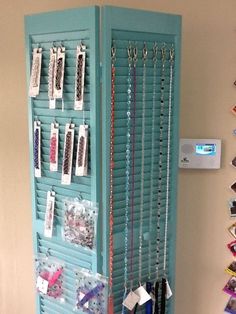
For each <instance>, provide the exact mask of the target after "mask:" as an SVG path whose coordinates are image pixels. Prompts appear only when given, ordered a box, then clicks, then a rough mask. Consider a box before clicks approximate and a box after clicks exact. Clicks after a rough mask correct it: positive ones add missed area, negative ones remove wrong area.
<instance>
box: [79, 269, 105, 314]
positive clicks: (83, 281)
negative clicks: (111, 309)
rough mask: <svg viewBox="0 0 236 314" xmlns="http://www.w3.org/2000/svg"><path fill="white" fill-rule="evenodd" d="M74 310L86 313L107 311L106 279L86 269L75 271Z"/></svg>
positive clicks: (96, 313) (102, 313)
mask: <svg viewBox="0 0 236 314" xmlns="http://www.w3.org/2000/svg"><path fill="white" fill-rule="evenodd" d="M76 279H77V280H76V307H75V310H76V311H83V312H84V313H87V314H104V313H107V300H108V280H107V278H106V277H104V276H102V275H100V274H94V273H92V272H90V271H88V270H87V269H79V270H78V271H76Z"/></svg>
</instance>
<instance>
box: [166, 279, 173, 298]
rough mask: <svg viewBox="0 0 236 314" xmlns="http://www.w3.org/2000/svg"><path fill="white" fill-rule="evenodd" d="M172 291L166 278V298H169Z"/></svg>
mask: <svg viewBox="0 0 236 314" xmlns="http://www.w3.org/2000/svg"><path fill="white" fill-rule="evenodd" d="M172 295H173V293H172V291H171V288H170V285H169V282H168V280H166V298H167V300H168V299H170V298H171V297H172Z"/></svg>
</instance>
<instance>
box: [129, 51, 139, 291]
mask: <svg viewBox="0 0 236 314" xmlns="http://www.w3.org/2000/svg"><path fill="white" fill-rule="evenodd" d="M137 61H138V50H137V47H134V48H133V114H132V174H131V176H132V184H131V213H130V214H131V215H130V216H131V217H130V218H131V237H130V289H131V290H132V289H133V281H134V276H133V264H134V198H135V197H134V194H135V127H136V64H137Z"/></svg>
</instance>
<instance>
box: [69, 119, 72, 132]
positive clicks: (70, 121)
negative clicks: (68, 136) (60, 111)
mask: <svg viewBox="0 0 236 314" xmlns="http://www.w3.org/2000/svg"><path fill="white" fill-rule="evenodd" d="M71 124H72V118H70V120H69V129H71Z"/></svg>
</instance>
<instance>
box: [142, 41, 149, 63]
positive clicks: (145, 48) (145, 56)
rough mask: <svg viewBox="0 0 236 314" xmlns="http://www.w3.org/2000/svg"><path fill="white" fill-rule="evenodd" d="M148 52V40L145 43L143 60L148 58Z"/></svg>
mask: <svg viewBox="0 0 236 314" xmlns="http://www.w3.org/2000/svg"><path fill="white" fill-rule="evenodd" d="M147 54H148V50H147V45H146V42H144V45H143V61H144V62H145V61H146V59H147Z"/></svg>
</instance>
